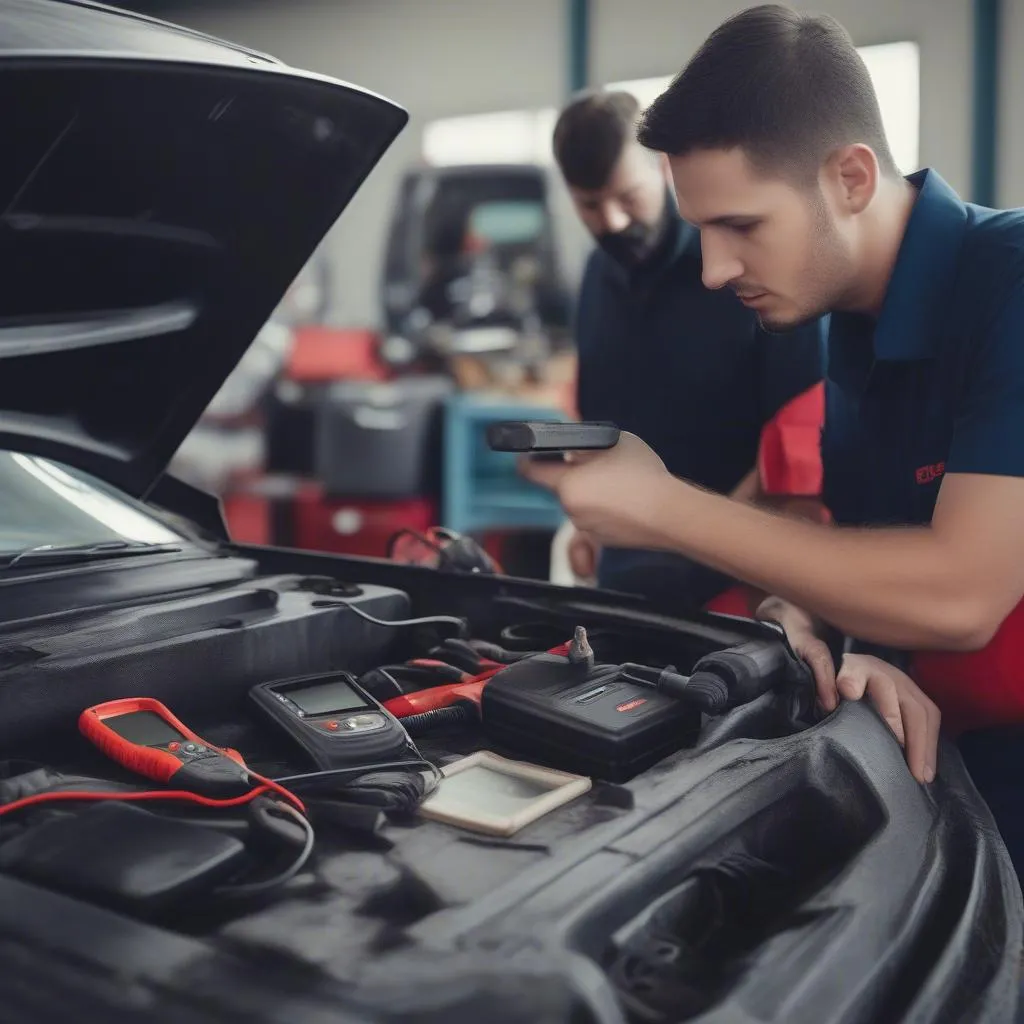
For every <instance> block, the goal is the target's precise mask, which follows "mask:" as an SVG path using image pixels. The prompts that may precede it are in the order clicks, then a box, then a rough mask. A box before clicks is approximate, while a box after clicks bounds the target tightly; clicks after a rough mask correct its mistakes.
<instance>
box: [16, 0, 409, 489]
mask: <svg viewBox="0 0 1024 1024" xmlns="http://www.w3.org/2000/svg"><path fill="white" fill-rule="evenodd" d="M406 120H407V115H406V113H405V111H404V110H402V109H401V108H400V107H398V106H396V105H394V104H393V103H391V102H389V101H387V100H385V99H383V98H381V97H379V96H375V95H373V94H371V93H368V92H366V91H364V90H361V89H358V88H356V87H354V86H350V85H346V84H344V83H341V82H337V81H333V80H331V79H327V78H323V77H320V76H315V75H311V74H307V73H304V72H300V71H294V70H292V69H290V68H287V67H285V66H283V65H281V64H280V63H279V62H277V61H275V60H273V59H272V58H269V57H266V56H264V55H262V54H258V53H252V52H249V51H246V50H243V49H240V48H238V47H236V46H233V45H231V44H228V43H222V42H220V41H218V40H214V39H211V38H208V37H206V36H203V35H200V34H198V33H193V32H189V31H186V30H183V29H178V28H176V27H173V26H170V25H166V24H163V23H161V22H158V21H154V20H152V19H148V18H143V17H139V16H136V15H129V14H124V13H122V12H120V11H115V10H113V9H111V8H108V7H101V6H98V5H93V4H87V3H80V2H59V0H0V136H2V138H3V140H4V144H3V154H4V156H3V160H2V161H0V266H2V267H3V273H4V281H3V285H2V287H0V448H6V449H10V450H15V451H21V452H26V453H30V454H36V455H42V456H46V457H48V458H53V459H56V460H59V461H62V462H65V463H68V464H70V465H72V466H76V467H78V468H80V469H82V470H85V471H87V472H90V473H93V474H94V475H96V476H98V477H100V478H102V479H105V480H107V481H109V482H110V483H112V484H114V485H115V486H117V487H119V488H121V489H122V490H124V491H126V492H128V493H129V494H133V495H136V496H139V497H144V496H146V495H147V494H148V492H149V491H150V490H151V488H152V487H153V486H154V485H155V484H156V482H157V481H158V480H159V478H160V476H161V474H162V473H163V471H164V469H165V468H166V466H167V463H168V462H169V461H170V459H171V457H172V456H173V454H174V452H175V451H176V450H177V448H178V446H179V445H180V444H181V442H182V440H183V439H184V438H185V436H186V435H187V434H188V433H189V431H190V430H191V429H192V427H193V425H194V424H195V422H196V420H197V419H198V418H199V416H200V415H201V414H202V412H203V410H204V409H205V408H206V406H207V404H208V403H209V401H210V399H211V398H212V397H213V395H214V394H215V393H216V392H217V390H218V389H219V388H220V386H221V384H222V383H223V381H224V380H225V378H226V377H227V376H228V374H229V373H230V372H231V370H232V369H233V368H234V366H235V365H236V363H237V362H238V360H239V359H240V358H241V356H242V354H243V353H244V351H245V349H246V348H247V347H248V346H249V344H250V343H251V341H252V340H253V338H254V337H255V335H256V334H257V332H258V331H259V329H260V328H261V327H262V325H263V324H264V323H265V321H266V320H267V318H268V317H269V315H270V314H271V313H272V312H273V310H274V308H275V307H276V306H277V304H278V303H279V301H280V300H281V298H282V296H283V295H284V293H285V292H286V290H287V288H288V286H289V285H290V283H291V282H292V280H293V279H294V278H295V277H296V275H297V274H298V272H299V271H300V270H301V269H302V267H303V265H304V264H305V263H306V261H307V260H308V259H309V257H310V255H311V254H312V252H313V250H314V249H315V248H316V246H317V244H318V243H319V242H320V241H321V239H322V238H323V236H324V234H325V233H326V232H327V230H328V229H329V228H330V227H331V226H332V225H333V223H334V222H335V220H336V219H337V218H338V216H339V215H340V214H341V212H342V211H343V210H344V209H345V207H346V206H347V205H348V203H349V201H350V200H351V198H352V196H353V195H354V194H355V192H356V191H357V189H358V188H359V186H360V184H361V183H362V181H363V180H364V179H365V178H366V176H367V174H368V173H369V172H370V171H371V170H372V169H373V167H374V166H375V165H376V163H377V161H378V160H379V159H380V157H381V155H382V154H383V153H384V151H385V150H386V149H387V148H388V146H389V145H390V144H391V142H392V141H393V140H394V138H395V136H396V135H397V134H398V133H399V132H400V131H401V129H402V128H403V127H404V125H405V122H406Z"/></svg>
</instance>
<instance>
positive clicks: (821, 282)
mask: <svg viewBox="0 0 1024 1024" xmlns="http://www.w3.org/2000/svg"><path fill="white" fill-rule="evenodd" d="M669 166H670V168H671V171H672V181H673V184H674V186H675V190H676V197H677V199H678V201H679V212H680V213H681V215H682V216H683V217H684V218H685V219H686V220H688V221H689V222H690V223H691V224H694V225H696V226H697V227H698V228H700V232H701V254H702V261H703V266H704V275H703V276H704V284H705V286H706V287H708V288H723V287H729V288H732V289H733V291H735V292H736V294H737V295H738V296H739V298H740V299H741V300H742V301H743V303H744V305H746V306H747V307H749V308H750V309H752V310H754V312H755V313H756V314H757V316H758V319H759V320H760V321H761V323H762V325H763V326H764V327H766V328H767V329H769V330H775V331H781V330H788V329H790V328H792V327H796V326H798V325H800V324H803V323H807V322H809V321H811V320H814V319H816V318H817V317H819V316H821V315H823V314H824V313H827V312H829V311H831V310H833V309H836V308H841V304H842V301H843V298H842V297H843V295H844V294H845V293H846V292H847V291H848V290H849V288H850V287H851V284H852V279H853V273H854V258H853V254H852V247H851V244H850V239H849V237H848V236H847V235H846V234H845V233H844V231H842V230H841V228H840V226H839V224H838V222H837V219H836V217H835V214H834V212H833V211H832V210H831V209H830V208H829V205H828V202H827V201H826V199H825V196H824V194H823V193H822V191H821V189H820V188H819V187H817V186H808V187H807V188H799V187H797V186H796V185H794V184H792V183H790V182H788V181H786V180H783V179H782V178H775V177H766V176H762V175H759V174H758V173H757V172H756V171H755V170H754V169H753V167H752V166H751V164H750V162H749V161H748V159H747V157H746V155H745V154H744V153H743V151H742V150H740V149H730V150H718V149H715V150H698V151H696V152H693V153H690V154H687V155H686V156H682V157H670V158H669Z"/></svg>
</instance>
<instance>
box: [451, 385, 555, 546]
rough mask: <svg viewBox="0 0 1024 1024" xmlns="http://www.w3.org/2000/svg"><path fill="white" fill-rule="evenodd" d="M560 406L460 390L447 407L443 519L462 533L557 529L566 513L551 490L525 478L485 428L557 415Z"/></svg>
mask: <svg viewBox="0 0 1024 1024" xmlns="http://www.w3.org/2000/svg"><path fill="white" fill-rule="evenodd" d="M566 419H567V417H566V416H565V415H564V414H563V413H562V412H561V411H560V410H558V409H552V408H550V407H546V406H540V405H528V404H525V403H523V404H520V403H517V402H512V401H509V399H508V398H507V397H505V396H501V397H500V398H493V397H489V396H488V395H486V394H480V393H472V392H461V393H458V394H455V395H451V396H450V397H449V398H448V399H447V402H446V406H445V423H444V471H443V481H444V482H443V497H442V521H443V523H444V525H445V526H446V527H448V528H449V529H450V530H455V531H457V532H458V533H477V532H480V531H483V530H503V529H516V528H533V529H550V530H557V529H558V527H559V526H561V524H562V522H563V521H564V519H565V513H564V512H563V511H562V508H561V506H560V505H559V504H558V502H557V501H556V500H555V498H554V496H553V495H551V494H550V493H549V492H548V491H545V490H544V489H542V488H540V487H537V486H536V485H535V484H531V483H529V482H528V481H526V480H524V479H523V478H522V477H521V476H520V475H519V473H518V472H517V471H516V456H515V455H512V454H509V453H507V452H492V451H491V450H490V448H488V447H487V436H486V435H487V427H488V425H489V424H491V423H496V422H498V421H500V420H555V421H564V420H566Z"/></svg>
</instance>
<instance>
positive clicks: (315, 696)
mask: <svg viewBox="0 0 1024 1024" xmlns="http://www.w3.org/2000/svg"><path fill="white" fill-rule="evenodd" d="M249 697H250V699H251V700H252V702H253V703H254V704H255V705H256V707H258V708H259V710H260V712H261V713H262V714H263V715H265V716H266V717H267V718H269V719H270V720H271V721H272V722H273V723H274V724H275V725H276V726H278V727H279V728H281V729H283V730H284V731H285V732H286V733H287V734H288V735H289V736H290V737H291V738H292V739H293V740H294V741H295V742H296V743H298V745H299V746H300V747H302V749H303V750H305V751H306V753H307V754H308V755H309V756H310V758H311V759H312V760H313V763H314V764H315V765H316V766H317V767H318V768H319V769H320V770H321V771H332V770H338V769H344V768H362V767H366V766H372V765H375V764H386V763H389V762H396V761H403V760H407V759H408V758H410V757H418V755H416V754H415V752H414V748H413V745H412V741H411V740H410V739H409V734H408V733H407V732H406V731H405V728H404V727H403V726H402V724H401V723H400V722H399V721H398V719H397V718H395V716H394V715H392V714H391V713H390V712H389V711H386V710H385V709H384V707H383V706H382V705H381V704H380V702H379V701H376V700H374V699H373V697H371V696H370V695H369V694H368V693H367V692H366V691H365V690H364V689H363V688H362V687H361V686H360V685H359V684H358V683H357V682H356V681H355V679H354V678H353V677H352V676H350V675H349V674H348V673H346V672H330V673H327V674H324V675H313V676H301V677H298V678H296V679H284V680H280V681H277V682H270V683H260V684H259V685H258V686H254V687H253V688H252V689H251V690H250V691H249Z"/></svg>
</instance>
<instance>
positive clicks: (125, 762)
mask: <svg viewBox="0 0 1024 1024" xmlns="http://www.w3.org/2000/svg"><path fill="white" fill-rule="evenodd" d="M78 728H79V730H80V731H81V733H82V735H83V736H85V737H86V739H88V740H90V741H91V742H92V743H94V744H95V745H96V746H97V747H99V748H100V750H102V751H103V753H104V754H106V755H107V757H109V758H110V759H111V760H112V761H117V763H118V764H120V765H122V766H123V767H125V768H127V769H128V771H130V772H135V774H137V775H143V776H145V777H146V778H147V779H152V780H153V781H154V782H160V783H165V784H168V785H170V786H172V787H173V788H176V789H184V790H188V791H189V792H191V793H199V794H201V795H203V796H209V797H231V796H238V795H240V794H242V793H245V792H246V791H247V790H249V789H251V788H252V782H251V781H250V778H249V772H248V769H247V768H246V765H245V762H244V761H243V760H242V757H241V755H240V754H238V753H237V752H236V751H234V750H231V751H225V750H220V749H219V748H216V747H211V746H209V745H208V744H207V743H206V742H204V741H203V740H202V739H201V738H200V737H198V736H197V735H196V734H195V733H194V732H192V730H191V729H189V728H188V726H186V725H184V724H183V723H182V722H180V721H179V720H178V719H177V718H175V717H174V715H172V714H171V712H170V711H169V710H168V709H167V708H166V707H165V706H164V705H163V704H161V703H160V701H158V700H154V699H152V698H151V697H133V698H128V699H126V700H112V701H108V702H107V703H106V704H97V705H95V706H94V707H91V708H86V709H85V711H83V712H82V714H81V715H80V716H79V719H78Z"/></svg>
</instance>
